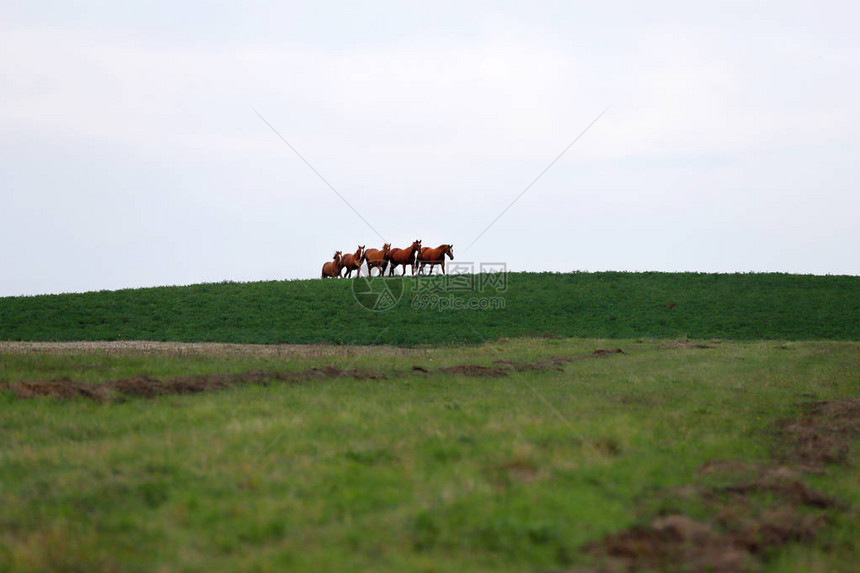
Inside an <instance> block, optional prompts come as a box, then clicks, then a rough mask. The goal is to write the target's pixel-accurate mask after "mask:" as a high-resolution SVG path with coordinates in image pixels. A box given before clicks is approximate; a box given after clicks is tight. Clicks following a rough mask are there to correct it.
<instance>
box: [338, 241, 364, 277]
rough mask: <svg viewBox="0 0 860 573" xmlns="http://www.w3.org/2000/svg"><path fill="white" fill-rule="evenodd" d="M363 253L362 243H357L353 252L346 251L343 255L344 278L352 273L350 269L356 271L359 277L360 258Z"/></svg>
mask: <svg viewBox="0 0 860 573" xmlns="http://www.w3.org/2000/svg"><path fill="white" fill-rule="evenodd" d="M363 255H364V245H359V247H358V250H356V251H355V253H347V254H345V255H344V256H343V265H342V267H343V270H345V271H346V278H349V276H350V275H351V274H352V271H358V276H359V277H361V260H362V256H363Z"/></svg>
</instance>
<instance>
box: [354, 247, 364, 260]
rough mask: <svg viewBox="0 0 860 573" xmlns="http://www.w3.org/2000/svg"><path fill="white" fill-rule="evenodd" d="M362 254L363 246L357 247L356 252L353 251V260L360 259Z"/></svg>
mask: <svg viewBox="0 0 860 573" xmlns="http://www.w3.org/2000/svg"><path fill="white" fill-rule="evenodd" d="M362 253H364V245H359V246H358V250H357V251H355V258H356V259H360V258H361V255H362Z"/></svg>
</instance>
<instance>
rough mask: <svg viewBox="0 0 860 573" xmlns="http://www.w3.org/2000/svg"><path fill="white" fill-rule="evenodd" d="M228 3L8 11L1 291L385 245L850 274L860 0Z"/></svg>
mask: <svg viewBox="0 0 860 573" xmlns="http://www.w3.org/2000/svg"><path fill="white" fill-rule="evenodd" d="M211 4H212V3H210V2H202V1H200V2H196V1H185V2H183V1H181V0H171V1H169V2H160V1H149V2H136V3H129V2H107V1H105V2H74V3H71V2H66V1H58V2H39V1H37V2H15V1H9V0H7V1H4V2H2V3H0V239H2V244H3V248H2V249H0V296H9V295H21V294H39V293H61V292H79V291H89V290H101V289H118V288H126V287H140V286H157V285H175V284H192V283H198V282H214V281H221V280H235V281H256V280H270V279H283V278H315V277H318V276H319V271H320V267H321V266H322V263H323V262H324V261H325V260H327V259H329V258H330V257H331V254H332V253H333V251H335V250H343V251H348V250H354V249H355V246H356V245H357V244H364V245H366V246H368V247H371V246H375V247H379V246H381V244H382V239H381V238H380V237H379V236H377V234H376V232H374V230H373V229H375V230H376V231H378V233H379V234H380V235H381V236H382V237H384V238H385V240H386V241H388V242H391V243H394V246H406V245H407V244H408V243H410V242H411V241H412V240H413V239H416V238H420V239H422V240H423V241H424V244H425V245H431V246H436V245H438V244H440V243H443V242H444V243H453V244H454V254H455V256H456V259H457V261H474V262H505V263H507V265H508V268H509V269H510V270H517V271H519V270H528V271H541V270H549V271H570V270H590V271H596V270H659V271H708V272H733V271H742V272H746V271H782V272H792V273H816V274H828V273H829V274H852V275H857V274H860V193H858V184H860V161H858V159H860V35H858V33H857V30H858V29H860V4H858V3H857V2H847V1H846V2H814V3H813V2H806V1H805V2H793V1H782V2H758V3H755V6H754V7H752V6H749V5H748V4H749V3H747V2H710V3H707V7H701V6H699V5H698V3H694V2H689V1H683V2H648V3H639V2H629V3H626V2H621V3H619V2H601V3H596V2H588V3H574V2H566V1H565V2H544V3H540V4H539V5H531V4H530V3H525V2H521V1H511V2H483V1H482V2H471V3H464V2H462V0H458V1H452V2H447V1H445V0H442V1H436V2H432V3H430V2H428V3H422V4H424V5H422V6H418V3H408V5H406V6H405V5H404V4H406V3H402V2H378V1H368V2H318V1H315V2H284V1H278V2H271V3H248V4H247V5H241V7H239V6H240V3H235V4H236V5H235V6H234V5H233V3H230V4H231V5H230V6H224V5H219V6H212V5H211ZM607 107H608V108H609V109H608V111H606V113H605V114H604V115H603V116H602V117H601V118H600V119H599V120H598V121H597V122H596V123H595V124H594V125H593V127H591V129H590V130H589V131H588V132H587V133H585V135H583V137H582V138H581V139H580V140H579V141H578V142H577V143H576V144H575V145H573V146H572V147H571V148H570V149H569V150H568V151H567V153H566V154H564V155H563V156H562V157H561V158H560V159H559V160H558V162H557V163H555V164H554V165H553V166H552V167H551V168H550V169H549V170H548V171H547V172H546V173H545V174H544V175H543V177H542V178H541V179H540V180H539V181H537V182H536V183H535V184H534V185H533V186H532V187H531V188H530V189H529V190H528V191H527V192H526V193H525V194H524V195H523V196H522V198H521V199H520V200H519V201H518V202H517V203H516V204H515V205H514V206H513V207H511V209H510V210H509V211H507V213H505V214H504V215H503V216H502V217H501V218H500V219H499V220H498V221H497V222H496V223H495V224H494V225H493V226H492V227H491V228H490V229H489V230H487V231H486V233H485V234H484V235H483V236H482V237H481V238H480V239H479V240H478V241H477V242H475V243H474V245H472V246H471V247H470V248H467V246H468V245H469V244H470V243H472V241H473V240H474V239H475V238H476V237H477V236H478V235H479V234H480V233H481V232H482V231H484V229H485V228H486V227H487V225H489V224H490V223H491V222H492V221H493V220H494V219H495V218H496V217H497V216H498V215H499V213H500V212H502V210H503V209H504V208H505V207H507V206H508V205H509V204H510V202H511V201H513V200H514V198H515V197H517V195H519V194H520V193H521V192H522V191H523V190H524V189H525V188H526V186H527V185H529V183H531V182H532V181H533V180H534V178H535V177H537V176H538V175H539V174H540V173H541V172H542V171H543V170H544V169H545V168H546V167H547V165H548V164H549V163H550V162H551V161H552V160H553V159H554V158H555V157H556V156H558V154H559V153H560V152H561V151H562V150H563V149H564V148H565V147H566V146H567V145H568V144H569V143H570V142H571V141H572V140H573V139H574V138H575V137H576V136H577V135H578V134H579V133H580V132H582V130H583V129H584V128H585V127H586V126H587V125H588V124H589V123H591V122H592V121H593V120H594V119H595V118H596V117H597V116H598V115H599V114H600V113H601V112H602V111H603V110H605V109H606V108H607ZM255 110H256V112H259V113H260V115H262V116H263V117H264V118H265V119H266V120H267V121H268V122H269V123H270V124H271V125H272V126H274V128H275V129H277V131H278V132H279V133H280V134H281V135H282V136H283V137H284V138H285V139H286V140H287V141H288V142H289V143H290V144H291V145H292V146H293V147H295V149H296V150H298V151H299V152H300V153H301V154H302V156H303V157H304V158H305V159H306V160H307V161H308V162H309V163H310V164H311V165H312V166H313V167H314V169H316V170H317V171H318V172H319V173H320V174H321V175H322V176H323V177H324V178H325V179H326V180H327V181H328V182H329V183H330V184H331V185H332V186H333V187H334V188H335V189H336V190H337V191H338V192H339V193H340V194H341V195H342V196H343V197H344V198H345V199H346V201H348V202H349V203H350V204H351V205H352V206H353V207H354V208H355V209H356V210H357V211H358V212H359V213H361V215H362V216H363V217H364V218H365V219H366V220H367V221H368V222H369V223H370V224H371V225H372V227H373V229H371V228H370V227H369V226H368V225H366V224H365V223H364V222H363V221H362V220H361V218H359V217H358V216H357V215H356V214H355V213H354V212H353V210H351V209H350V207H349V206H347V205H346V204H345V203H344V202H343V201H342V200H341V199H340V198H339V197H338V196H337V194H335V193H334V192H333V191H332V190H331V189H330V188H329V187H328V186H327V185H326V184H325V183H324V182H323V181H322V180H321V179H320V178H319V177H318V176H317V175H316V174H315V173H314V172H313V171H312V170H311V169H310V168H309V167H308V166H307V165H306V164H305V163H304V162H303V161H302V160H301V159H300V158H299V157H298V156H297V155H296V154H295V153H294V152H293V151H292V150H291V149H290V148H289V147H288V146H287V145H285V144H284V142H283V141H281V140H280V139H279V138H278V136H277V135H276V134H275V133H274V132H273V131H272V130H271V129H270V128H269V127H268V126H267V125H266V123H264V122H263V121H262V120H261V119H260V118H259V117H258V116H257V114H256V113H255Z"/></svg>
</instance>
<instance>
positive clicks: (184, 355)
mask: <svg viewBox="0 0 860 573" xmlns="http://www.w3.org/2000/svg"><path fill="white" fill-rule="evenodd" d="M574 279H575V277H574ZM574 279H571V280H574ZM512 280H513V279H512ZM701 280H703V281H710V280H716V281H719V280H721V279H712V278H708V277H702V279H701ZM738 280H746V279H743V277H741V278H740V279H738ZM813 282H815V281H813ZM345 284H346V281H342V282H334V281H331V282H330V283H324V285H325V286H323V287H321V288H323V289H328V290H326V291H324V292H327V293H329V295H332V296H334V295H333V293H337V292H339V291H338V290H337V289H342V288H343V285H345ZM293 287H295V288H297V289H301V288H305V287H304V286H303V283H300V284H298V285H291V284H284V283H277V284H271V285H268V284H266V285H260V287H259V288H261V289H268V288H271V289H274V290H278V289H283V288H293ZM194 288H198V289H201V290H204V291H205V290H206V289H212V290H213V295H212V296H213V297H216V295H217V294H218V293H220V294H222V295H223V294H224V293H229V292H231V289H234V288H238V287H236V286H232V285H212V286H208V287H203V286H201V287H194ZM511 288H512V289H513V288H514V287H511ZM847 288H848V290H849V291H851V289H854V290H856V280H854V281H848V287H847ZM155 292H156V291H153V294H155ZM164 292H172V291H169V290H167V291H164ZM186 292H189V293H190V292H192V290H191V287H189V290H188V291H186ZM828 292H832V291H828ZM81 296H82V298H77V299H76V298H74V297H70V298H66V299H62V298H55V299H40V300H42V301H43V302H44V303H45V305H44V306H45V307H46V308H47V307H50V304H53V303H54V302H56V303H57V304H60V303H59V302H58V301H65V302H64V303H63V304H69V305H71V304H73V301H75V300H78V301H83V302H81V303H80V304H81V305H82V308H90V307H87V305H88V304H90V303H89V302H87V300H88V299H87V298H86V296H83V295H81ZM91 296H93V297H95V296H97V295H91ZM112 296H115V297H122V296H128V295H126V294H122V293H119V294H115V295H112ZM272 296H274V295H272ZM643 296H644V295H643ZM649 296H651V295H649ZM762 296H765V295H762ZM834 296H835V295H834ZM646 298H647V297H646ZM651 298H652V299H653V300H652V301H651V302H653V304H654V305H657V303H658V302H659V303H661V304H662V303H664V302H669V300H674V301H676V304H677V307H675V308H674V309H672V310H678V309H681V312H685V311H684V306H685V305H687V304H692V303H693V301H692V300H687V299H682V298H680V297H677V298H675V297H672V298H670V299H667V298H666V296H665V293H662V292H661V293H660V295H659V296H658V295H653V296H652V297H651ZM102 300H110V297H107V296H106V297H105V298H104V299H102ZM114 300H119V299H114ZM139 300H143V298H141V299H139ZM619 300H620V299H619ZM796 303H797V308H799V309H804V308H811V307H815V305H819V306H818V307H816V308H820V309H827V308H829V309H831V310H828V311H827V312H831V311H832V310H833V309H835V308H839V305H840V304H842V305H847V306H843V307H844V308H845V309H846V310H847V311H850V310H851V309H852V308H855V307H852V306H851V305H852V304H856V300H855V301H843V302H842V303H826V304H825V303H822V302H820V301H816V302H810V301H796ZM140 304H143V303H142V302H141V303H140ZM246 304H248V305H250V304H251V303H250V302H247V303H246ZM260 304H262V302H261V303H260ZM570 304H583V305H585V306H588V304H590V303H587V302H582V303H574V302H571V303H570ZM607 304H608V303H607ZM744 304H747V303H744ZM828 304H829V305H830V306H828ZM3 305H4V308H5V309H6V312H7V313H8V312H10V311H9V309H10V308H11V307H12V306H14V305H12V304H11V303H9V301H4V303H3ZM15 308H16V309H17V310H15V312H23V311H21V310H20V309H21V308H22V307H20V306H18V307H15ZM34 308H36V310H34V311H33V312H37V311H38V312H43V313H46V312H48V311H47V310H45V308H41V307H39V306H38V305H37V306H36V307H34ZM40 308H41V310H39V309H40ZM509 308H510V307H509ZM663 308H664V309H665V306H664V307H663ZM763 308H764V307H763ZM666 310H669V309H666ZM82 312H83V311H82ZM89 312H90V311H86V312H84V313H83V314H82V315H81V316H86V317H91V316H92V315H91V314H88V313H89ZM106 312H107V311H106ZM123 312H125V311H123ZM151 312H155V311H154V310H153V311H151ZM321 312H322V311H321ZM367 314H373V313H367ZM380 314H385V313H380ZM765 314H767V313H765ZM825 314H826V313H825ZM165 315H169V313H165ZM8 316H9V314H7V315H6V317H7V318H6V319H5V320H8ZM106 316H107V317H108V318H109V319H110V320H119V319H117V318H116V317H112V316H113V315H110V314H106ZM820 316H823V315H819V318H820ZM621 317H622V313H619V320H625V321H627V323H628V324H629V323H630V321H631V320H632V319H630V318H623V319H622V318H621ZM89 320H90V319H89V318H87V319H86V320H83V321H82V322H83V323H87V322H88V321H89ZM164 320H165V323H170V319H169V318H165V319H164ZM213 320H214V319H213ZM524 320H526V321H527V320H528V319H524ZM723 320H725V321H726V322H725V324H729V323H731V321H732V320H733V319H731V317H728V318H726V317H724V316H722V315H719V316H716V317H712V322H713V323H714V324H717V325H718V326H719V325H720V324H723V323H722V322H721V321H723ZM791 320H797V319H796V318H795V319H791ZM803 320H808V321H811V322H810V324H811V323H812V322H814V320H813V319H812V318H811V317H806V318H804V319H803ZM852 320H856V314H855V315H854V317H849V320H847V322H846V321H845V319H844V317H843V322H842V323H841V324H842V326H840V327H838V328H843V330H841V331H839V332H842V335H845V336H848V335H850V336H854V334H852V332H854V333H855V334H856V331H852V330H851V328H854V327H853V326H851V322H852ZM615 322H618V321H615ZM111 324H113V323H111ZM153 324H155V322H153ZM443 324H444V321H443ZM536 324H537V323H533V324H531V325H530V326H528V328H537V329H540V328H541V327H540V326H537V327H536ZM558 324H561V323H558ZM845 324H848V325H849V328H848V330H844V328H845ZM240 326H241V325H240ZM484 326H486V323H485V324H484ZM7 327H8V325H7ZM18 327H19V328H21V330H20V332H21V333H22V336H23V333H25V332H28V331H27V330H26V329H23V327H22V326H21V325H20V324H19V325H18ZM82 328H83V327H82ZM129 328H130V327H129ZM225 328H227V327H225ZM233 328H237V329H239V331H241V328H240V327H239V326H234V327H233ZM756 328H758V327H756ZM204 330H205V329H204ZM201 331H202V330H201ZM356 331H357V330H356ZM7 332H9V331H8V330H7ZM32 332H34V331H32ZM58 332H59V331H58ZM63 332H65V333H66V334H67V335H69V336H73V335H74V333H76V332H84V330H81V331H76V330H74V328H71V330H68V331H63ZM86 332H89V331H86ZM100 332H102V331H99V330H98V328H94V329H93V330H92V336H91V337H90V338H97V337H98V334H99V333H100ZM105 332H106V331H105ZM219 332H220V331H219ZM225 332H226V331H225ZM247 332H251V330H248V331H247ZM290 332H293V333H294V334H295V333H297V332H301V330H300V329H299V328H298V327H297V329H296V330H293V331H290ZM350 332H355V331H350ZM439 332H446V331H445V330H444V329H441V330H440V331H439ZM619 332H627V330H626V329H621V330H620V331H619ZM690 332H695V330H692V329H691V330H690ZM751 332H752V331H751ZM55 336H57V337H58V338H62V337H61V336H59V335H55ZM430 336H431V338H432V336H433V335H432V333H431V335H430ZM439 336H442V337H443V338H444V335H439ZM486 336H487V338H490V336H489V335H486ZM816 336H820V335H816ZM32 337H33V338H38V337H36V336H32ZM78 337H81V338H83V337H82V336H78ZM177 337H178V338H180V337H179V336H177ZM834 337H836V336H834ZM43 338H51V335H50V334H49V331H48V330H46V334H45V336H44V337H43ZM166 338H169V337H166ZM618 349H620V350H621V351H622V352H618V351H617V350H618ZM598 350H605V352H597V353H595V351H598ZM858 365H860V347H858V345H857V342H851V341H843V342H839V341H830V342H826V341H817V342H814V341H786V340H783V341H734V342H729V341H712V340H689V339H686V338H681V339H677V338H676V339H662V340H661V339H657V338H651V337H647V338H639V337H634V338H630V339H614V340H611V341H610V340H606V339H575V338H574V339H549V338H520V339H499V340H493V341H491V342H487V343H484V344H479V345H471V346H460V347H421V348H392V347H385V346H380V347H376V348H355V347H349V346H343V347H322V346H321V347H312V348H300V347H263V348H262V349H260V348H257V349H256V350H253V351H249V352H248V353H243V352H242V350H241V349H236V348H230V349H229V351H227V350H225V348H224V347H220V346H217V347H212V348H210V347H202V348H201V347H198V346H187V345H177V346H175V347H168V348H166V349H164V348H151V347H144V348H142V349H141V348H124V349H123V348H119V349H117V348H113V349H105V348H102V349H98V348H95V349H89V350H75V349H65V350H48V349H45V348H42V347H28V346H26V345H19V346H7V347H5V348H4V349H3V350H2V351H0V381H2V382H0V411H2V415H0V499H2V504H0V571H16V572H17V571H87V572H91V571H162V570H163V571H201V570H206V571H283V570H296V571H353V570H362V571H392V572H394V571H396V572H404V571H464V572H468V571H577V570H579V571H595V570H616V571H617V570H628V569H642V568H645V569H654V570H691V571H706V570H723V571H736V570H748V571H749V570H752V571H756V570H763V571H850V570H853V568H854V567H855V566H856V563H857V562H858V558H860V554H858V553H860V541H858V540H860V514H858V507H860V482H858V481H857V479H856V478H857V474H856V464H857V462H858V453H857V448H856V445H857V441H856V432H857V430H858V419H860V400H858V383H860V375H858V372H860V369H858ZM63 379H65V380H63ZM57 380H60V381H57ZM607 568H608V569H607Z"/></svg>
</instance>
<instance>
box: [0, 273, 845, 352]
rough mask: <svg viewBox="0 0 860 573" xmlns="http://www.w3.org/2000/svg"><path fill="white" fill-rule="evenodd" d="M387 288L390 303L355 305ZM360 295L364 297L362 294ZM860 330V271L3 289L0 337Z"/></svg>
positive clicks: (393, 339)
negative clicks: (31, 291)
mask: <svg viewBox="0 0 860 573" xmlns="http://www.w3.org/2000/svg"><path fill="white" fill-rule="evenodd" d="M382 292H386V293H390V294H391V295H392V300H394V301H396V304H394V305H392V306H391V307H390V308H389V307H388V306H385V305H379V304H377V305H376V306H377V308H386V309H388V310H385V311H384V312H374V311H370V310H367V308H365V307H363V306H361V305H360V304H359V302H358V300H359V299H360V300H362V301H363V302H364V303H365V305H366V306H374V304H367V303H368V301H370V302H371V303H373V301H374V300H377V301H378V300H381V299H374V298H373V297H374V296H377V295H379V296H381V293H382ZM355 293H358V299H357V297H356V294H355ZM522 336H529V337H534V336H546V337H563V338H568V337H599V338H636V337H646V338H679V337H689V338H697V339H703V338H725V339H732V340H758V339H782V340H857V339H860V277H853V276H813V275H789V274H777V273H749V274H706V273H622V272H601V273H508V274H506V275H490V274H477V275H459V276H449V277H445V278H442V277H430V278H428V277H423V278H419V279H415V280H413V279H412V278H411V277H406V278H405V279H401V278H390V279H374V281H373V282H372V283H370V284H366V283H364V282H363V280H359V281H354V280H350V279H342V280H326V281H323V280H319V279H316V280H295V281H269V282H256V283H217V284H200V285H191V286H181V287H180V286H177V287H158V288H147V289H131V290H121V291H104V292H90V293H81V294H62V295H45V296H35V297H7V298H0V340H43V341H56V340H163V341H171V340H172V341H185V342H191V341H218V342H240V343H261V344H276V343H327V344H374V345H380V344H395V345H401V346H402V345H411V346H414V345H420V344H462V343H471V344H474V343H481V342H484V341H486V340H495V339H498V338H503V337H522Z"/></svg>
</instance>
